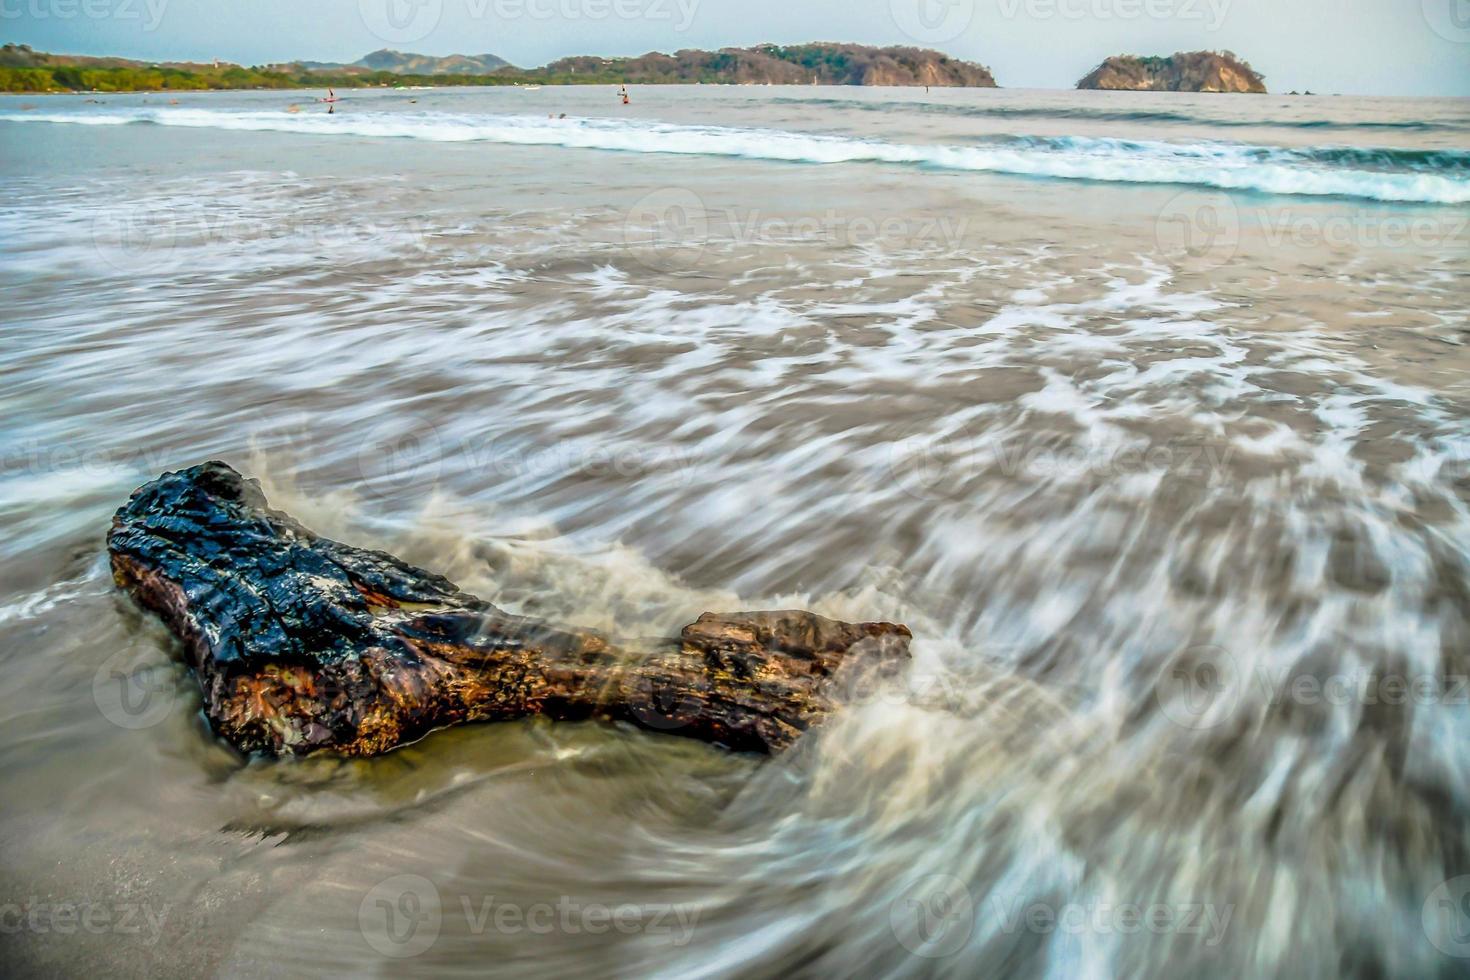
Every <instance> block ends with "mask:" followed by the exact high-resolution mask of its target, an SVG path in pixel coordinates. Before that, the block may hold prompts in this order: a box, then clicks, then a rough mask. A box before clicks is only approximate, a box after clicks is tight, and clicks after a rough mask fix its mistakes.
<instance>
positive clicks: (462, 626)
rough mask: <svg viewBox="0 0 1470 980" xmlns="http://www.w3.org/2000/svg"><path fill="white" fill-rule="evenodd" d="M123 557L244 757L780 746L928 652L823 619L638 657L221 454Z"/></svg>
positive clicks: (686, 634)
mask: <svg viewBox="0 0 1470 980" xmlns="http://www.w3.org/2000/svg"><path fill="white" fill-rule="evenodd" d="M108 551H109V552H110V554H111V557H112V570H113V575H114V578H115V579H116V581H117V584H118V585H119V586H120V587H121V588H122V589H124V590H126V591H127V592H128V593H129V594H130V595H131V596H132V597H133V598H134V599H135V600H136V601H137V602H138V603H139V604H140V605H142V606H143V607H144V608H146V609H149V610H151V611H152V612H154V613H156V614H157V615H158V616H159V617H160V618H161V619H162V620H163V622H164V623H165V624H166V625H167V626H168V627H169V629H170V630H171V631H172V632H173V633H174V634H175V635H176V636H177V637H178V638H179V639H180V640H181V641H182V643H183V649H184V655H185V657H186V659H187V661H188V664H189V666H190V667H192V668H193V670H194V672H195V673H196V675H197V676H198V678H199V683H200V687H201V689H202V691H203V696H204V710H205V713H206V715H207V716H208V717H209V720H210V722H211V724H212V725H213V727H214V730H215V731H216V733H218V734H219V735H220V736H222V737H223V738H224V739H225V740H226V741H228V742H229V743H230V744H231V745H233V746H235V747H236V748H237V749H239V750H241V751H244V752H261V753H270V754H278V755H284V754H302V753H307V752H313V751H318V750H328V751H333V752H339V753H343V754H347V755H373V754H376V753H379V752H385V751H387V750H389V749H392V748H393V747H394V746H397V745H401V744H404V743H406V742H410V741H413V740H415V739H417V738H420V737H421V736H423V735H424V734H426V733H428V732H429V731H431V730H433V729H436V728H442V727H445V726H447V725H454V724H458V723H460V722H467V721H504V720H510V719H515V718H524V717H527V716H530V715H546V716H548V717H550V718H553V719H566V720H571V719H579V720H580V719H594V718H600V719H614V720H622V721H627V722H631V723H633V724H635V725H638V726H640V727H643V728H649V729H654V730H658V731H664V732H668V733H670V734H678V735H685V736H689V737H693V738H698V739H702V740H705V741H708V742H714V743H719V744H723V745H726V746H728V747H730V748H733V749H739V750H750V751H759V752H775V751H779V750H780V749H782V748H784V747H785V746H787V745H789V744H790V743H791V742H792V741H793V740H795V739H796V738H797V737H798V736H799V735H800V734H801V733H802V732H803V731H805V730H806V729H807V728H808V727H809V726H810V725H812V724H813V723H815V722H817V721H819V720H820V719H821V718H822V717H823V716H824V715H825V714H826V713H827V712H828V711H830V710H831V709H832V707H833V706H834V704H833V700H832V697H831V694H832V691H831V687H832V677H833V674H834V673H835V672H836V671H837V669H838V667H839V666H840V665H842V664H843V663H844V661H857V660H861V661H865V662H867V663H869V664H876V665H877V666H878V668H879V669H882V668H883V666H884V665H890V666H891V665H893V664H896V663H897V662H900V661H902V660H903V659H905V658H907V656H908V641H909V638H910V634H909V631H908V629H907V628H905V627H903V626H896V625H893V624H890V623H861V624H851V623H840V622H835V621H833V620H829V619H823V618H822V617H820V616H815V615H813V614H811V613H807V612H758V613H738V614H732V615H716V614H713V613H705V614H704V615H702V616H700V617H699V620H698V621H697V622H695V623H694V624H692V625H690V626H686V627H685V628H684V630H683V633H682V635H681V636H680V638H679V639H678V640H672V639H671V640H669V641H667V642H665V643H658V642H654V643H650V644H647V646H648V647H649V649H645V650H639V651H634V650H629V649H624V648H621V647H619V646H618V645H615V644H614V643H613V641H612V640H610V639H609V638H608V637H606V636H604V635H602V634H600V633H596V632H592V631H588V630H582V629H574V628H569V627H558V626H554V625H551V624H548V623H545V622H542V621H539V620H535V619H528V618H524V617H519V616H512V615H510V614H508V613H505V612H503V611H501V610H499V609H497V608H495V607H494V606H492V605H491V604H490V603H488V602H484V601H482V600H480V599H477V598H475V597H474V596H471V595H466V594H465V593H463V592H461V591H459V590H458V589H457V588H456V587H455V586H454V585H453V584H452V583H450V582H449V581H448V580H446V579H444V578H442V577H440V576H438V575H434V574H432V573H430V572H426V571H423V570H422V569H419V568H414V567H413V566H411V565H408V564H405V563H404V562H402V561H399V560H398V559H397V558H394V557H393V556H391V555H388V554H384V553H382V552H377V551H365V550H362V549H360V548H353V547H349V546H348V545H344V544H340V543H338V542H336V541H331V540H328V539H326V538H322V537H318V536H317V535H315V534H313V533H312V532H311V531H309V530H307V529H306V528H304V527H302V526H301V525H300V524H299V523H297V522H296V521H294V520H292V519H291V518H290V517H288V516H286V515H285V514H282V513H279V512H277V511H273V510H270V509H269V507H268V506H267V504H266V500H265V495H264V494H263V493H262V492H261V490H260V487H259V485H258V484H257V483H256V482H255V481H253V480H247V479H245V478H244V477H242V476H241V475H240V474H239V473H237V472H236V471H235V470H233V469H231V468H230V467H229V466H228V465H226V464H224V463H220V462H209V463H204V464H202V465H199V466H195V467H192V468H190V469H186V470H181V471H179V472H177V473H168V474H165V475H164V476H162V477H160V478H159V479H158V480H155V481H154V482H152V483H149V484H147V485H146V486H144V487H141V488H140V489H138V490H137V491H135V492H134V493H133V495H132V498H131V499H130V500H129V501H128V503H127V505H126V506H124V507H123V508H122V509H121V510H119V511H118V512H117V515H116V516H115V517H114V518H113V524H112V530H111V532H110V534H109V535H108Z"/></svg>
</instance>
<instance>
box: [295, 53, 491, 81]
mask: <svg viewBox="0 0 1470 980" xmlns="http://www.w3.org/2000/svg"><path fill="white" fill-rule="evenodd" d="M297 64H299V65H300V66H301V67H302V68H305V69H306V70H307V71H319V72H344V73H347V74H352V73H353V69H361V70H362V71H365V72H374V71H390V72H392V73H393V74H395V75H488V74H490V73H491V72H493V71H496V70H498V69H501V68H509V67H512V66H511V63H510V62H508V61H506V60H505V59H504V58H501V57H498V56H496V55H493V54H451V55H448V56H446V57H443V58H436V57H434V56H433V55H429V54H405V53H403V52H402V51H390V50H388V49H387V48H384V49H383V50H381V51H374V52H373V53H372V54H369V55H364V56H363V57H361V58H359V59H358V60H357V61H354V62H353V63H352V64H350V65H339V64H333V63H331V62H326V61H302V62H297Z"/></svg>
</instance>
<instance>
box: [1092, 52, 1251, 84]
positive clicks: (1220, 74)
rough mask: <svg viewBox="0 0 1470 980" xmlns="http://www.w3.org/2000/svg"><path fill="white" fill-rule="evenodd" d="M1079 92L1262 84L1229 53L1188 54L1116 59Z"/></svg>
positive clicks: (1099, 68) (1101, 67)
mask: <svg viewBox="0 0 1470 980" xmlns="http://www.w3.org/2000/svg"><path fill="white" fill-rule="evenodd" d="M1077 87H1078V88H1080V89H1112V90H1124V91H1130V92H1255V93H1259V94H1264V93H1265V91H1266V80H1265V78H1264V77H1263V76H1261V75H1260V74H1259V73H1257V72H1256V71H1255V70H1253V69H1252V68H1251V66H1250V65H1249V64H1247V63H1246V62H1244V61H1241V60H1240V59H1239V58H1237V57H1236V56H1235V55H1234V54H1233V53H1232V52H1229V51H1222V52H1215V51H1190V52H1180V53H1179V54H1175V55H1172V56H1170V57H1168V58H1139V57H1135V56H1133V55H1119V56H1117V57H1114V58H1109V59H1108V60H1107V61H1104V62H1103V63H1102V64H1100V65H1098V66H1097V67H1096V68H1094V69H1093V70H1092V71H1091V73H1089V74H1088V76H1087V77H1086V78H1084V79H1082V81H1080V82H1078V83H1077Z"/></svg>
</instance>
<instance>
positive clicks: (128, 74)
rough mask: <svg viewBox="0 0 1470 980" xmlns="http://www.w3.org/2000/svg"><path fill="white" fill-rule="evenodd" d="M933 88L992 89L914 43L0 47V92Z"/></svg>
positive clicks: (974, 67)
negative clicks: (495, 48)
mask: <svg viewBox="0 0 1470 980" xmlns="http://www.w3.org/2000/svg"><path fill="white" fill-rule="evenodd" d="M623 82H626V83H628V84H630V85H634V84H637V85H659V84H677V83H693V82H700V83H704V84H710V85H722V84H723V85H729V84H739V85H764V84H770V85H932V86H948V87H960V86H963V87H972V88H994V87H995V78H994V76H992V75H991V74H990V70H989V69H988V68H986V67H985V66H984V65H978V64H974V63H972V62H968V61H960V60H958V59H955V58H951V57H949V56H948V55H946V54H943V53H941V52H939V51H929V50H925V49H922V48H909V47H889V48H873V47H867V46H865V45H861V44H837V43H828V42H820V43H813V44H793V45H778V44H761V45H757V46H756V47H753V48H722V49H720V50H719V51H699V50H692V49H691V50H685V51H676V52H675V53H673V54H662V53H660V52H657V51H651V52H649V53H648V54H645V55H640V56H638V57H636V58H599V57H594V56H590V55H584V56H579V57H574V58H562V59H560V60H558V61H553V62H552V63H551V64H549V65H546V66H544V67H542V68H517V67H515V66H514V65H511V64H509V63H507V62H506V61H505V60H504V59H503V58H499V57H496V56H495V55H493V54H482V55H449V56H448V57H444V58H439V57H434V56H431V55H420V54H405V53H403V52H400V51H388V50H383V51H374V52H373V53H372V54H370V55H367V56H366V57H364V58H362V59H361V60H359V61H357V62H355V63H353V64H351V65H338V64H331V63H328V62H321V61H303V62H290V63H286V64H275V65H264V66H259V67H254V68H244V67H241V66H240V65H234V64H229V63H227V62H218V61H216V62H209V63H193V62H163V63H155V62H146V61H131V60H128V59H126V58H92V57H82V56H71V55H54V54H44V53H42V52H38V51H32V50H31V49H30V48H28V47H26V46H25V45H13V44H7V45H5V46H4V47H3V48H0V91H11V92H55V91H73V92H78V91H99V92H128V91H164V90H179V91H189V90H202V89H272V88H276V89H283V88H316V87H320V86H336V87H340V88H353V87H359V88H360V87H365V86H370V85H371V86H382V87H386V86H403V85H518V84H524V83H537V84H548V85H553V84H572V85H576V84H600V83H611V84H618V83H623Z"/></svg>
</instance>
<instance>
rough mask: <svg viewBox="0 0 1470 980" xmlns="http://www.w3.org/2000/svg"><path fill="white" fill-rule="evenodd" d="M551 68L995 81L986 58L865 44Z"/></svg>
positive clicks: (651, 76) (639, 78)
mask: <svg viewBox="0 0 1470 980" xmlns="http://www.w3.org/2000/svg"><path fill="white" fill-rule="evenodd" d="M537 72H542V73H546V74H548V75H574V76H575V75H583V76H586V75H597V76H616V77H618V78H620V79H623V80H626V81H628V82H636V83H638V84H643V85H650V84H657V83H659V82H707V83H727V84H729V83H734V84H747V85H763V84H771V85H934V86H951V87H954V86H963V87H970V88H995V78H994V76H992V75H991V74H990V69H988V68H986V67H985V66H984V65H977V64H973V63H971V62H968V61H959V60H957V59H955V58H951V57H949V56H948V55H946V54H942V53H940V52H938V51H928V50H924V49H922V48H907V47H890V48H873V47H868V46H866V45H862V44H836V43H830V42H815V43H812V44H793V45H778V44H761V45H757V46H756V47H753V48H721V49H720V50H718V51H699V50H693V49H691V50H685V51H676V52H675V53H674V54H671V55H670V54H661V53H659V52H657V51H651V52H649V53H648V54H645V55H641V56H639V57H636V58H595V57H590V56H585V55H584V56H580V57H574V58H562V59H560V60H559V61H553V62H552V63H551V64H549V65H547V66H546V67H545V68H541V69H536V70H535V71H534V72H529V73H528V74H536V73H537Z"/></svg>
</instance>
